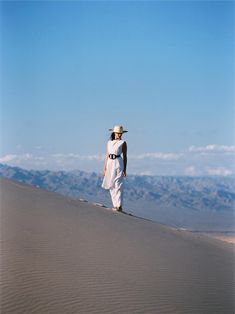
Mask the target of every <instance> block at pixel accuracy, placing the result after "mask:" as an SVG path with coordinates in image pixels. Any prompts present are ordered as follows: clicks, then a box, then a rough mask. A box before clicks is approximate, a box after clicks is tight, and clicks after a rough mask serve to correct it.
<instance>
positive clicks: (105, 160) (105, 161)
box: [103, 152, 109, 176]
mask: <svg viewBox="0 0 235 314" xmlns="http://www.w3.org/2000/svg"><path fill="white" fill-rule="evenodd" d="M108 158H109V154H108V152H107V153H106V155H105V159H104V171H103V176H105V173H106V169H107V160H108Z"/></svg>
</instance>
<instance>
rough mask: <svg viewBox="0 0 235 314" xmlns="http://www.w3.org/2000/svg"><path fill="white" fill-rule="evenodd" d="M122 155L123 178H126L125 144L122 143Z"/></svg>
mask: <svg viewBox="0 0 235 314" xmlns="http://www.w3.org/2000/svg"><path fill="white" fill-rule="evenodd" d="M122 154H123V163H124V168H123V177H125V176H126V167H127V144H126V142H124V143H123V145H122Z"/></svg>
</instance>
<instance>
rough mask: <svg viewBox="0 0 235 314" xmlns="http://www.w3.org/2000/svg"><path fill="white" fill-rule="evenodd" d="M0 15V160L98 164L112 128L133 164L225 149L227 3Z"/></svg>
mask: <svg viewBox="0 0 235 314" xmlns="http://www.w3.org/2000/svg"><path fill="white" fill-rule="evenodd" d="M0 5H1V61H0V62H1V64H0V66H1V73H2V74H1V108H0V109H1V117H0V119H1V120H0V122H1V134H2V135H1V157H2V159H0V161H2V162H4V160H6V161H7V156H8V157H9V156H10V155H14V156H23V155H24V156H29V155H32V156H34V157H35V156H42V155H43V156H45V155H47V156H51V155H55V154H57V156H58V154H61V155H63V156H66V155H68V154H70V156H71V154H75V155H77V156H78V155H79V156H80V155H82V156H95V155H100V154H103V153H104V150H105V146H106V140H107V138H108V136H109V133H108V129H109V128H111V127H113V126H114V125H115V124H123V125H124V127H125V128H126V129H128V131H129V132H128V133H127V134H126V135H125V139H126V140H127V141H128V148H129V153H130V154H133V155H134V156H139V154H142V155H141V156H147V155H143V154H149V153H151V154H153V153H155V154H156V153H158V154H159V153H160V154H165V153H176V154H180V153H182V152H185V151H187V152H192V151H195V152H196V151H197V152H198V151H200V148H201V149H202V147H204V150H207V149H206V147H208V145H216V146H214V147H217V148H216V149H217V150H219V151H220V152H221V148H218V147H224V148H225V151H226V152H228V151H230V152H231V150H233V148H234V146H233V145H234V142H235V141H234V135H235V133H234V47H233V42H234V16H235V15H234V3H233V2H229V1H228V2H226V1H221V2H220V1H136V2H135V1H111V2H108V1H89V2H85V1H83V2H82V1H71V2H69V1H64V2H63V1H51V2H50V1H43V2H34V1H30V2H23V1H18V2H11V1H7V2H1V4H0ZM192 146H193V147H194V148H192ZM197 147H199V150H198V148H197ZM222 150H223V149H222ZM207 151H208V150H207ZM27 154H28V155H27ZM152 156H153V155H152ZM4 158H5V159H4ZM9 158H10V157H9ZM22 158H23V157H22ZM159 158H160V157H159ZM26 159H27V158H26ZM63 163H64V164H63ZM63 163H62V162H61V165H63V166H64V168H66V166H65V163H66V158H65V160H64V161H63ZM48 165H49V164H48ZM82 166H83V165H82V164H81V165H80V164H79V167H81V168H82ZM217 166H218V167H220V168H221V167H224V169H225V168H226V167H227V166H228V163H227V166H226V167H225V165H223V163H220V164H218V165H217ZM71 167H76V164H74V165H73V166H71ZM190 167H193V166H190V165H188V168H190ZM91 168H92V167H91ZM153 168H154V166H153ZM214 169H215V168H214ZM225 170H226V169H225ZM146 171H147V170H146ZM137 172H138V171H137ZM149 172H151V171H150V170H149Z"/></svg>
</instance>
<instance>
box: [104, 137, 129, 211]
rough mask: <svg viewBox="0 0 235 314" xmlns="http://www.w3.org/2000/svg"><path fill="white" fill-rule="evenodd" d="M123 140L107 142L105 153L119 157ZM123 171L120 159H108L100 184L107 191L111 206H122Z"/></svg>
mask: <svg viewBox="0 0 235 314" xmlns="http://www.w3.org/2000/svg"><path fill="white" fill-rule="evenodd" d="M123 143H124V141H123V140H113V141H111V140H109V141H108V144H107V153H108V154H115V155H121V154H122V145H123ZM123 170H124V163H123V159H122V157H118V158H116V159H110V158H108V160H107V164H106V172H105V176H104V179H103V182H102V188H104V189H109V190H110V194H111V198H112V202H113V206H114V207H120V206H122V201H123V189H122V187H123V175H122V173H123Z"/></svg>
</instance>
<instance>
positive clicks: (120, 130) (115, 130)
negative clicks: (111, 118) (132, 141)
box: [109, 125, 128, 133]
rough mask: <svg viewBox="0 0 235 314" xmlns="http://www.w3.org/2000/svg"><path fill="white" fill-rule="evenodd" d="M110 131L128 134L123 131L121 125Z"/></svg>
mask: <svg viewBox="0 0 235 314" xmlns="http://www.w3.org/2000/svg"><path fill="white" fill-rule="evenodd" d="M109 131H112V132H114V133H126V132H128V131H126V130H123V126H121V125H115V126H114V128H112V129H109Z"/></svg>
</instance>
